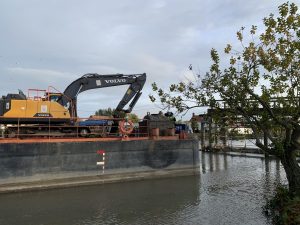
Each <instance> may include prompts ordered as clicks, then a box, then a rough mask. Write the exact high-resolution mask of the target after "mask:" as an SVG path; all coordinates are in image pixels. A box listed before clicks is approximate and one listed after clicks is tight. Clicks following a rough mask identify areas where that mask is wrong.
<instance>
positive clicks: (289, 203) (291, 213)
mask: <svg viewBox="0 0 300 225" xmlns="http://www.w3.org/2000/svg"><path fill="white" fill-rule="evenodd" d="M264 211H265V213H266V215H267V216H268V217H270V218H271V219H272V221H273V223H274V224H276V225H297V224H300V197H299V196H293V195H292V194H291V193H290V192H289V191H288V189H287V188H286V187H284V186H279V187H277V189H276V193H275V196H274V197H273V198H272V199H270V200H269V201H268V202H267V204H266V206H265V207H264Z"/></svg>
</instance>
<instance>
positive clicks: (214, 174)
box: [0, 153, 286, 225]
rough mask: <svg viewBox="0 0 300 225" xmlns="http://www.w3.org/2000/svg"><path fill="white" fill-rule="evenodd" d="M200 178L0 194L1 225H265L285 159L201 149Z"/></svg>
mask: <svg viewBox="0 0 300 225" xmlns="http://www.w3.org/2000/svg"><path fill="white" fill-rule="evenodd" d="M200 161H201V165H200V171H201V174H200V175H199V176H196V177H193V176H190V177H179V178H170V179H156V180H145V181H136V182H128V183H116V184H105V185H98V186H89V187H80V188H68V189H58V190H48V191H38V192H27V193H26V192H25V193H15V194H2V195H0V225H68V224H70V225H71V224H72V225H98V224H111V225H112V224H120V225H127V224H128V225H129V224H130V225H131V224H133V225H143V224H147V225H148V224H149V225H152V224H153V225H167V224H174V225H175V224H179V225H181V224H182V225H186V224H187V225H188V224H191V225H194V224H202V225H205V224H208V225H221V224H224V225H225V224H226V225H230V224H234V225H239V224H241V225H264V224H269V221H268V220H267V219H266V218H265V216H264V214H263V213H262V206H263V205H264V203H265V201H266V198H268V197H269V196H270V195H271V194H272V192H273V190H274V187H275V186H276V184H278V183H280V182H281V183H286V177H285V175H284V171H283V169H282V166H281V165H280V163H279V161H277V160H275V159H271V160H264V159H261V158H259V157H257V156H256V155H250V157H245V156H240V155H223V154H213V153H202V154H201V153H200Z"/></svg>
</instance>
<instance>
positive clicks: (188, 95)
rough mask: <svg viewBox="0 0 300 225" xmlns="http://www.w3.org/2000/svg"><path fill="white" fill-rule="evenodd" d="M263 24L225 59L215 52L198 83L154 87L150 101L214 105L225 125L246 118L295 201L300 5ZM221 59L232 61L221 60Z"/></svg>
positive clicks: (243, 35)
mask: <svg viewBox="0 0 300 225" xmlns="http://www.w3.org/2000/svg"><path fill="white" fill-rule="evenodd" d="M275 15H276V16H275ZM263 24H264V27H263V28H259V29H258V27H257V26H252V27H251V28H249V29H247V28H245V27H242V28H241V29H240V30H239V31H238V32H237V33H236V35H237V40H238V42H239V47H238V46H235V45H230V44H228V45H227V46H226V47H225V49H224V55H222V57H220V54H219V52H218V51H217V50H216V49H212V50H211V59H212V65H211V66H210V70H209V72H207V73H206V74H195V80H192V81H187V82H180V83H178V84H171V85H170V87H169V89H165V88H160V87H158V86H157V84H156V83H153V84H152V89H153V91H154V93H155V94H153V95H150V96H149V97H150V99H151V100H152V101H153V102H155V101H156V100H157V99H158V100H159V101H160V102H161V103H162V104H163V105H166V107H169V108H171V107H174V108H176V110H177V111H178V112H186V111H187V110H190V109H194V108H196V107H203V106H209V107H210V108H211V109H214V112H215V113H216V114H218V117H219V118H221V121H223V124H224V127H225V126H226V123H227V121H234V120H235V119H238V120H241V118H242V119H243V120H244V121H245V122H246V123H247V126H249V127H250V128H251V130H252V133H253V135H254V137H255V139H256V145H257V146H258V147H259V148H260V149H262V150H263V151H264V152H266V153H268V154H273V155H276V156H277V157H278V158H279V159H280V160H281V164H282V165H283V167H284V170H285V172H286V176H287V180H288V183H289V192H290V194H291V196H295V197H296V196H300V166H299V164H298V162H297V161H296V155H297V154H299V150H300V125H299V120H300V88H299V87H300V60H299V55H300V14H299V11H298V6H297V5H296V4H295V3H290V2H287V3H284V4H282V5H280V6H279V7H278V12H276V13H275V14H270V15H269V16H267V17H265V18H264V19H263ZM247 30H248V32H246V31H247ZM221 58H222V59H224V60H228V62H225V63H224V62H221ZM274 128H276V129H279V130H280V131H281V133H280V135H278V133H277V132H274ZM262 133H263V135H264V140H263V141H262V140H261V139H260V137H261V134H262ZM268 140H271V141H268Z"/></svg>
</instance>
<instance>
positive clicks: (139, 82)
mask: <svg viewBox="0 0 300 225" xmlns="http://www.w3.org/2000/svg"><path fill="white" fill-rule="evenodd" d="M145 82H146V74H145V73H143V74H131V75H123V74H111V75H100V74H97V73H88V74H85V75H83V76H82V77H81V78H79V79H77V80H75V81H73V82H72V83H71V84H70V85H69V86H68V87H67V88H66V90H65V91H64V93H63V95H62V96H61V97H60V98H59V99H58V101H57V102H58V103H59V104H61V105H62V106H64V107H67V108H68V109H69V112H70V115H71V117H77V106H76V105H77V96H78V94H80V93H81V92H84V91H87V90H91V89H96V88H105V87H112V86H119V85H126V84H129V85H130V86H129V88H128V89H127V91H126V93H125V95H124V96H123V98H122V99H121V101H120V103H119V104H118V106H117V108H116V111H124V112H127V113H129V112H131V110H132V108H133V107H134V105H135V103H136V102H137V101H138V99H139V97H140V96H141V94H142V92H141V90H142V88H143V86H144V84H145ZM130 101H131V103H130V104H129V107H128V109H126V110H125V109H124V107H125V106H126V105H127V104H128V103H129V102H130Z"/></svg>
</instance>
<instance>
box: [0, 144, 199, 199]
mask: <svg viewBox="0 0 300 225" xmlns="http://www.w3.org/2000/svg"><path fill="white" fill-rule="evenodd" d="M198 173H199V151H198V142H197V141H195V140H132V141H91V142H89V141H86V142H76V140H75V141H73V142H49V143H47V142H44V143H0V193H4V192H16V191H28V190H36V189H49V188H59V187H69V186H80V185H91V184H100V183H108V182H121V181H122V182H124V181H129V180H139V179H151V178H159V177H170V176H186V175H195V174H198Z"/></svg>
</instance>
